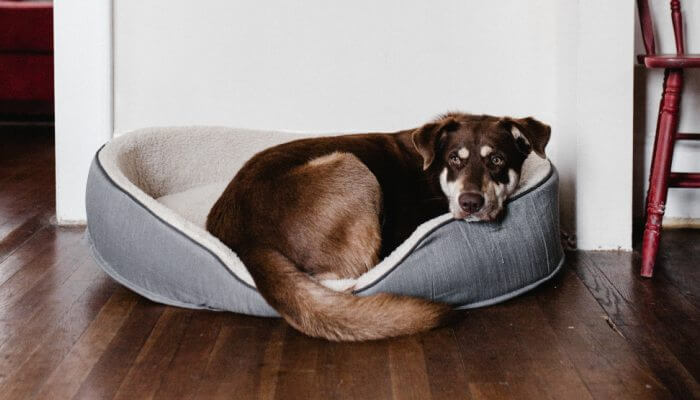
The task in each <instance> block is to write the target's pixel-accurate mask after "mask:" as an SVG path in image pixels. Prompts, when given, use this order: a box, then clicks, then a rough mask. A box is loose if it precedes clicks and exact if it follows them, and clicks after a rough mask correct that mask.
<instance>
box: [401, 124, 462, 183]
mask: <svg viewBox="0 0 700 400" xmlns="http://www.w3.org/2000/svg"><path fill="white" fill-rule="evenodd" d="M458 127H459V122H457V120H455V119H454V118H452V117H445V118H443V119H441V120H438V121H435V122H429V123H427V124H425V125H423V126H421V127H420V128H418V129H416V130H414V131H413V133H412V134H411V139H412V140H413V145H414V146H415V147H416V150H418V154H420V155H421V157H423V170H426V169H428V168H429V167H430V164H432V163H433V161H434V160H435V152H436V150H437V145H438V143H439V141H440V137H442V135H444V134H445V133H447V132H449V131H451V130H455V129H457V128H458Z"/></svg>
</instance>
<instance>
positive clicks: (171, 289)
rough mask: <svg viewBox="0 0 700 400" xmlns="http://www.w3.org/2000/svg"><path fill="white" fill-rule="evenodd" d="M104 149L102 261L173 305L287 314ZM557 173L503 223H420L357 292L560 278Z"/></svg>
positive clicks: (486, 296) (506, 290) (91, 196)
mask: <svg viewBox="0 0 700 400" xmlns="http://www.w3.org/2000/svg"><path fill="white" fill-rule="evenodd" d="M158 132H161V131H158ZM178 134H181V133H178ZM154 135H156V136H157V135H163V134H162V132H161V133H158V134H150V136H149V133H148V132H146V133H144V134H143V135H142V136H143V137H144V138H145V139H148V140H145V141H144V142H143V143H149V142H150V143H152V146H154V145H153V143H156V144H157V143H158V140H154V139H153V136H154ZM171 136H172V135H171ZM167 137H169V136H168V135H164V136H160V137H159V140H167ZM115 142H118V140H115ZM123 142H124V141H123ZM109 146H112V148H111V149H110V148H109ZM106 147H107V151H106V153H110V152H111V153H113V155H117V156H118V155H119V154H120V152H123V151H132V152H133V146H132V147H127V146H121V147H119V146H118V145H117V144H114V145H112V144H108V145H107V146H106ZM180 150H182V149H180ZM102 151H105V150H101V152H102ZM150 151H157V147H155V150H154V148H152V149H150ZM99 154H100V153H99V152H98V156H97V157H96V158H95V160H94V161H93V163H92V166H91V168H90V174H89V178H88V188H87V194H86V196H87V197H86V203H87V216H88V237H89V239H90V243H91V246H92V248H93V252H94V255H95V258H96V260H97V262H98V263H99V265H100V266H101V267H102V268H103V269H104V270H105V271H106V272H107V273H108V274H109V275H110V276H112V277H113V278H114V279H115V280H117V281H118V282H120V283H121V284H123V285H125V286H127V287H128V288H130V289H131V290H133V291H135V292H137V293H139V294H141V295H143V296H145V297H147V298H149V299H151V300H153V301H156V302H160V303H164V304H169V305H174V306H179V307H187V308H199V309H210V310H226V311H233V312H238V313H244V314H252V315H260V316H277V313H276V312H275V310H273V309H272V308H271V307H270V306H269V305H268V304H267V303H266V302H265V300H264V299H263V298H262V296H260V294H259V293H258V292H257V290H256V289H255V287H254V284H253V283H252V281H251V280H250V277H249V275H248V274H247V271H245V270H244V268H243V272H245V273H241V270H240V269H239V270H236V268H235V263H236V262H240V261H237V258H236V257H235V254H233V253H231V255H230V256H227V253H225V252H222V251H221V248H220V246H218V245H217V242H216V240H215V238H213V237H206V236H207V235H208V233H206V232H204V231H194V230H193V229H190V227H189V225H188V224H187V223H186V222H181V221H178V217H177V214H176V213H172V211H168V212H165V211H164V210H163V209H161V207H160V206H158V204H159V203H157V202H155V201H151V200H153V199H154V196H149V195H148V194H147V193H146V192H145V189H144V190H143V191H142V189H143V188H142V187H139V186H137V185H131V184H130V183H129V181H126V180H124V176H123V175H122V174H121V171H120V169H130V170H131V171H132V172H131V173H132V174H134V175H135V176H136V175H144V174H146V173H147V172H148V171H141V170H140V169H139V168H141V167H142V166H140V165H133V163H134V162H135V161H132V162H131V164H129V165H122V164H123V163H122V164H120V163H118V162H114V163H112V162H111V161H110V160H111V159H110V158H107V156H104V157H105V158H104V159H102V157H100V156H99ZM129 155H130V156H132V155H133V154H131V153H130V154H129ZM250 155H252V154H250ZM130 159H134V160H138V159H139V158H138V157H130ZM103 164H104V165H103ZM105 165H107V166H108V167H107V168H105ZM133 171H137V172H133ZM549 171H550V172H549V174H548V175H547V176H545V177H544V178H543V179H542V180H541V181H540V182H537V183H536V184H535V185H534V186H532V187H531V188H529V189H528V190H527V191H524V192H521V193H520V194H518V195H517V196H515V197H513V198H511V199H509V201H508V203H507V208H506V215H505V217H504V218H503V219H502V220H501V221H498V222H493V223H474V222H464V221H455V220H452V219H450V218H449V217H448V216H444V217H442V218H439V219H436V220H435V221H431V222H430V223H426V226H425V227H423V228H425V229H424V231H420V229H419V232H417V234H416V235H414V236H416V237H413V238H412V240H410V243H407V245H410V246H408V247H407V248H406V249H405V251H403V252H400V254H396V255H394V258H395V260H392V261H391V263H390V264H391V265H386V263H384V268H382V269H379V270H378V271H380V272H381V274H375V275H376V276H372V275H371V274H369V275H368V277H367V279H364V280H363V279H360V281H361V282H362V284H361V285H358V286H357V287H358V289H356V290H355V293H356V294H358V295H370V294H373V293H379V292H391V293H398V294H406V295H412V296H421V297H425V298H428V299H433V300H437V301H443V302H447V303H450V304H453V305H454V306H455V307H458V308H472V307H480V306H485V305H489V304H494V303H497V302H500V301H504V300H506V299H509V298H512V297H514V296H516V295H518V294H521V293H523V292H525V291H527V290H529V289H532V288H534V287H535V286H537V285H538V284H540V283H542V282H544V281H546V280H547V279H549V278H551V277H552V276H553V275H554V274H555V273H556V272H557V271H558V269H559V268H560V267H561V265H562V264H563V261H564V253H563V251H562V248H561V245H560V241H559V212H558V198H557V197H558V195H557V193H558V192H557V186H558V176H557V173H556V170H555V169H554V168H550V169H549ZM234 172H235V171H234ZM154 173H161V174H162V173H168V170H167V169H163V170H155V172H154ZM180 173H182V172H180ZM149 179H153V177H150V178H149ZM163 181H167V180H166V179H163ZM118 182H120V183H118ZM200 183H202V184H205V183H206V182H200ZM159 194H160V195H161V196H163V195H167V193H159ZM208 236H211V235H208ZM218 244H220V242H219V243H218ZM232 265H233V267H232ZM370 272H372V271H370Z"/></svg>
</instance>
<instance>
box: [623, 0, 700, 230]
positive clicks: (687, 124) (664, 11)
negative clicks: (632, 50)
mask: <svg viewBox="0 0 700 400" xmlns="http://www.w3.org/2000/svg"><path fill="white" fill-rule="evenodd" d="M649 5H650V7H651V11H652V14H653V19H654V27H655V29H654V30H655V33H656V51H657V53H675V51H676V48H675V41H674V38H673V26H672V24H671V9H670V7H669V3H668V1H660V0H652V1H650V2H649ZM682 6H683V17H684V19H685V38H686V40H685V45H686V52H687V53H695V54H697V53H700V1H684V2H683V3H682ZM635 42H636V49H637V52H638V53H639V54H643V53H644V43H643V42H642V39H641V35H640V34H639V33H638V34H637V37H636V40H635ZM662 83H663V70H647V69H646V68H643V67H641V66H640V67H637V68H635V104H634V109H635V143H634V148H635V154H636V155H637V159H636V160H635V210H634V211H635V217H637V218H642V217H643V215H644V205H643V203H644V196H645V194H646V190H647V186H648V179H649V178H648V177H649V165H650V163H651V153H652V148H653V145H654V134H655V129H656V118H657V114H658V109H659V101H660V100H661V90H662V89H661V86H662ZM682 96H683V98H682V101H681V121H680V126H679V129H680V131H681V132H700V112H699V111H700V71H698V70H688V71H686V73H685V89H684V91H683V95H682ZM699 155H700V143H698V142H688V141H686V142H678V144H677V145H676V149H675V153H674V159H673V165H672V170H674V171H688V172H690V171H700V156H699ZM667 204H668V205H667V207H666V214H665V217H664V224H678V223H686V222H694V223H695V224H698V222H700V191H698V190H694V189H671V190H669V196H668V202H667ZM688 219H692V220H694V221H688Z"/></svg>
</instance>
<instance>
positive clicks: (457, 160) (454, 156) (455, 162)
mask: <svg viewBox="0 0 700 400" xmlns="http://www.w3.org/2000/svg"><path fill="white" fill-rule="evenodd" d="M461 162H462V160H461V159H460V158H459V156H458V155H457V153H452V154H450V164H452V165H454V166H459V164H460V163H461Z"/></svg>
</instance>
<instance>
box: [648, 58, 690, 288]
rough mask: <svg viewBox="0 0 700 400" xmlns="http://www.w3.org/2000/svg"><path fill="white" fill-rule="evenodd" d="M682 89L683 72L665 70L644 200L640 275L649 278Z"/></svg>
mask: <svg viewBox="0 0 700 400" xmlns="http://www.w3.org/2000/svg"><path fill="white" fill-rule="evenodd" d="M682 87H683V70H675V69H672V70H667V71H666V73H665V76H664V91H663V95H662V97H661V105H660V107H659V109H660V110H659V119H658V121H657V124H656V139H655V141H654V142H655V145H654V155H653V159H652V160H653V161H652V168H651V174H650V176H649V191H648V192H647V201H646V212H647V216H646V225H645V227H644V237H643V239H642V270H641V275H642V276H645V277H651V276H652V274H653V273H654V262H655V261H656V253H657V250H658V248H659V238H660V236H661V222H662V220H663V216H664V211H665V208H666V195H667V194H668V176H669V173H670V172H671V161H672V160H673V145H674V141H675V136H676V132H677V129H678V114H679V107H680V102H681V89H682Z"/></svg>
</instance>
